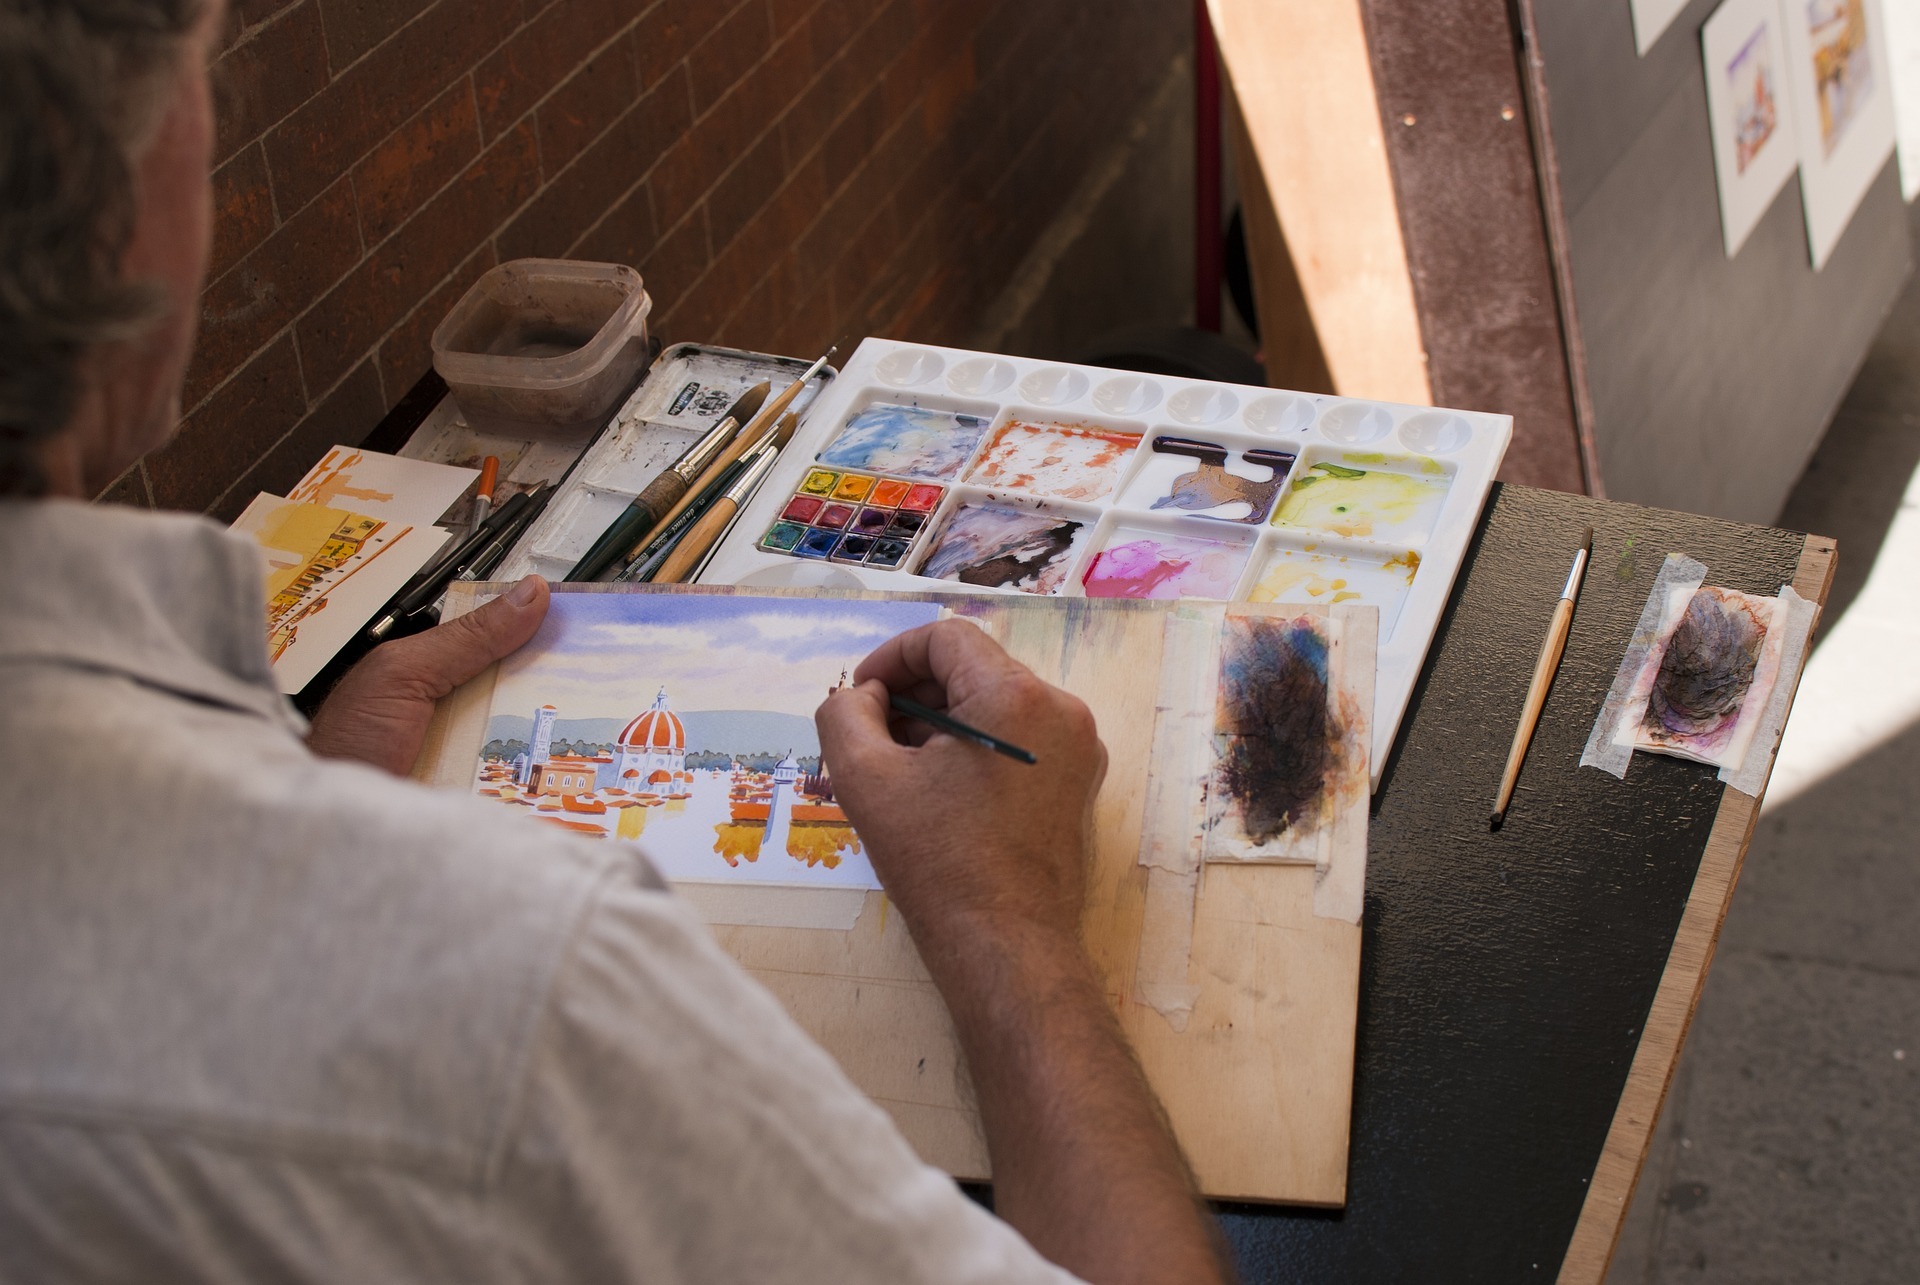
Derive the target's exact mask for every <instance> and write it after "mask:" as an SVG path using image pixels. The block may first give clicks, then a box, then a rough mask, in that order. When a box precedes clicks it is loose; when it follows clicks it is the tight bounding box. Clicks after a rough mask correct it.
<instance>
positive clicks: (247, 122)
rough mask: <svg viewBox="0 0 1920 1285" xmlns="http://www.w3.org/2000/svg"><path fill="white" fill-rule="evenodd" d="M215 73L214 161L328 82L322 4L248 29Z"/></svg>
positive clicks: (306, 4) (308, 2) (306, 3)
mask: <svg viewBox="0 0 1920 1285" xmlns="http://www.w3.org/2000/svg"><path fill="white" fill-rule="evenodd" d="M212 79H213V113H214V132H215V138H216V142H215V146H214V161H215V162H216V163H218V162H220V161H223V160H225V159H226V158H227V157H229V156H231V155H233V154H234V153H235V152H237V151H239V150H240V149H241V148H243V147H245V146H246V145H247V144H248V143H251V142H252V141H253V140H254V139H256V138H258V137H260V135H261V134H262V133H263V132H264V131H266V130H268V129H271V128H272V127H273V126H274V125H275V124H277V123H279V122H280V121H281V120H282V119H284V118H285V117H286V116H287V115H288V114H289V113H291V112H293V111H294V110H295V109H296V108H298V107H299V106H300V104H302V103H304V102H306V101H307V100H308V99H310V98H312V97H313V96H314V95H315V94H317V93H319V92H320V90H321V89H322V88H324V87H325V85H326V83H327V60H326V54H325V50H324V48H323V47H322V38H321V31H320V7H319V6H318V5H317V4H315V3H313V0H303V2H302V3H300V4H298V5H296V6H294V7H293V8H291V9H289V10H287V11H286V12H285V13H283V14H281V15H280V16H278V17H277V18H275V19H274V20H273V21H272V22H270V23H268V24H266V25H264V26H262V27H260V28H259V29H258V30H253V31H249V32H247V33H246V34H245V35H244V36H243V37H242V38H241V39H240V40H239V41H238V42H236V43H235V44H234V46H233V47H232V48H231V49H229V50H228V51H227V52H226V53H224V54H221V55H220V57H219V58H218V59H216V60H215V61H214V64H213V77H212ZM300 204H305V202H304V201H302V202H300Z"/></svg>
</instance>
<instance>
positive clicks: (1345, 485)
mask: <svg viewBox="0 0 1920 1285" xmlns="http://www.w3.org/2000/svg"><path fill="white" fill-rule="evenodd" d="M1449 484H1450V483H1449V480H1448V478H1447V477H1446V476H1445V475H1444V474H1439V475H1434V476H1425V477H1422V476H1416V475H1414V474H1411V473H1393V472H1388V471H1386V470H1383V469H1363V468H1350V467H1348V466H1346V465H1341V464H1331V463H1328V462H1326V461H1324V460H1322V461H1320V462H1319V463H1316V464H1313V465H1310V466H1309V467H1308V468H1307V469H1306V471H1305V473H1304V474H1302V475H1301V476H1298V477H1295V478H1294V480H1293V486H1292V488H1291V489H1290V490H1289V491H1288V492H1287V498H1286V499H1285V500H1282V501H1281V502H1280V509H1279V511H1278V512H1276V513H1275V514H1274V515H1273V525H1275V526H1288V527H1300V528H1302V529H1305V530H1310V531H1325V532H1327V533H1328V534H1329V535H1343V536H1360V537H1369V538H1373V539H1380V540H1405V541H1418V540H1424V539H1425V538H1426V537H1427V536H1428V534H1430V533H1431V532H1432V531H1433V526H1434V523H1435V522H1437V521H1438V520H1439V518H1440V509H1441V507H1442V506H1443V505H1444V504H1445V503H1446V499H1447V489H1448V486H1449Z"/></svg>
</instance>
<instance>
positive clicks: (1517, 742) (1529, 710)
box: [1492, 527, 1593, 830]
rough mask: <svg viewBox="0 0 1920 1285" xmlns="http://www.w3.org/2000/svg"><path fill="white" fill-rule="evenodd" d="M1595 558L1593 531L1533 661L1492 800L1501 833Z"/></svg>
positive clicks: (1589, 531) (1582, 544)
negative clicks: (1524, 699) (1517, 722)
mask: <svg viewBox="0 0 1920 1285" xmlns="http://www.w3.org/2000/svg"><path fill="white" fill-rule="evenodd" d="M1592 556H1593V528H1592V527H1588V528H1587V532H1586V535H1584V536H1583V537H1581V541H1580V551H1579V552H1578V553H1576V554H1574V555H1573V570H1572V571H1569V572H1568V573H1567V586H1566V588H1564V589H1562V590H1561V591H1560V601H1559V602H1557V603H1555V604H1554V606H1553V620H1552V621H1551V622H1550V623H1549V624H1548V625H1547V640H1546V641H1545V642H1543V643H1541V644H1540V659H1539V660H1538V661H1536V662H1534V666H1533V682H1532V683H1531V684H1529V685H1528V687H1527V703H1526V705H1525V706H1524V707H1523V708H1522V709H1521V711H1520V726H1519V727H1516V728H1515V729H1514V731H1513V748H1512V749H1510V750H1508V751H1507V770H1506V772H1505V773H1504V774H1502V775H1501V777H1500V793H1499V794H1498V795H1497V796H1496V797H1495V798H1494V800H1493V823H1492V824H1493V828H1494V829H1496V830H1498V829H1499V828H1500V826H1501V824H1502V823H1503V822H1504V821H1506V819H1507V804H1509V803H1511V802H1512V801H1513V785H1514V782H1515V781H1517V780H1519V779H1520V764H1521V763H1522V762H1524V761H1525V759H1526V757H1527V747H1528V746H1529V745H1531V744H1532V743H1533V729H1534V727H1535V725H1537V724H1538V723H1539V722H1540V707H1541V706H1542V705H1544V704H1546V701H1547V689H1548V688H1549V687H1552V686H1553V676H1554V674H1555V673H1557V672H1559V669H1560V654H1561V653H1562V652H1564V651H1565V650H1566V649H1567V630H1568V629H1570V628H1571V627H1572V625H1573V604H1574V602H1575V600H1577V599H1578V598H1579V597H1580V582H1581V580H1582V579H1584V578H1585V577H1586V574H1587V560H1588V559H1589V558H1590V557H1592Z"/></svg>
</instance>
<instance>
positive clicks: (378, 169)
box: [353, 77, 480, 245]
mask: <svg viewBox="0 0 1920 1285" xmlns="http://www.w3.org/2000/svg"><path fill="white" fill-rule="evenodd" d="M479 154H480V122H479V120H478V118H477V117H476V116H475V114H474V108H473V87H472V86H471V85H470V84H469V83H468V81H467V79H466V78H465V77H461V78H460V79H459V80H457V81H455V82H454V84H453V88H451V89H449V90H447V92H446V93H444V94H442V95H440V97H438V98H436V99H434V101H433V102H431V103H429V104H428V105H427V106H426V107H424V108H422V109H421V111H420V113H419V115H417V116H415V117H414V118H413V119H412V120H410V121H408V122H407V123H406V124H404V125H402V126H401V127H400V128H399V129H396V130H395V131H394V132H393V133H391V134H389V135H387V137H386V138H385V139H384V140H383V141H382V142H381V143H380V145H379V146H378V147H376V148H374V149H373V151H371V152H369V153H368V154H367V157H366V159H365V160H363V161H361V162H360V163H359V164H358V165H356V166H354V167H353V191H354V197H355V199H356V200H357V201H358V202H359V206H360V231H361V235H362V236H364V237H365V238H366V242H367V244H368V245H377V244H379V243H380V242H381V241H384V240H386V239H387V237H389V236H390V235H392V233H393V230H394V229H395V228H397V227H399V226H400V225H401V224H402V223H404V222H406V221H407V219H408V218H410V217H412V215H413V213H414V211H416V210H418V209H419V208H420V205H421V203H422V202H423V201H425V200H426V199H427V198H429V197H431V196H432V195H433V194H434V193H435V192H437V191H439V190H440V189H441V188H442V187H445V186H446V185H447V183H448V182H449V181H451V180H452V178H453V177H454V175H456V174H458V173H460V171H461V170H463V169H465V168H466V167H467V166H468V165H470V164H472V162H473V158H474V157H476V156H478V155H479Z"/></svg>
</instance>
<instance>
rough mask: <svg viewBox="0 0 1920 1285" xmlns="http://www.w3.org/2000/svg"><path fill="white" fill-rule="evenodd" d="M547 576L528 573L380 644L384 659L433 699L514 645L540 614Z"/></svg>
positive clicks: (522, 639)
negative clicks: (461, 611)
mask: <svg viewBox="0 0 1920 1285" xmlns="http://www.w3.org/2000/svg"><path fill="white" fill-rule="evenodd" d="M548 601H549V594H548V590H547V582H546V581H545V580H542V579H541V578H540V577H539V576H528V577H526V578H525V579H524V580H521V581H520V582H519V583H518V584H515V585H514V586H513V587H512V588H511V589H509V590H507V591H506V592H505V593H503V594H501V595H500V596H499V597H497V598H495V599H493V600H492V601H491V602H488V603H485V604H483V605H482V606H480V607H479V608H477V609H475V610H473V611H470V612H468V613H467V614H466V615H464V616H461V617H460V618H459V619H458V620H450V621H448V622H447V623H446V624H444V625H435V626H434V627H433V628H432V629H429V630H427V631H426V632H424V633H419V634H415V635H414V636H413V637H411V638H401V639H398V640H396V641H394V642H390V643H388V644H386V646H385V647H383V648H382V649H381V650H383V651H386V652H388V654H389V660H388V663H389V664H390V665H393V666H394V667H395V668H396V669H400V670H402V671H403V672H405V673H406V674H407V675H408V676H409V677H412V678H415V679H417V680H419V681H420V682H421V683H422V684H423V685H424V686H425V687H426V688H427V689H428V690H429V692H430V694H431V695H432V696H433V697H434V699H436V700H437V699H439V698H440V697H442V696H445V695H446V694H447V693H448V692H450V691H452V690H453V689H454V688H456V687H458V686H459V685H460V684H462V683H464V682H466V681H467V680H468V679H469V678H472V677H473V676H474V675H475V674H478V673H479V672H480V671H481V670H483V669H485V668H486V667H487V666H488V665H491V664H493V663H494V662H495V661H497V660H500V659H503V658H504V657H507V656H510V655H512V654H513V653H514V652H515V651H518V650H519V649H520V647H521V645H522V644H523V643H525V642H526V641H527V639H529V638H531V637H533V635H534V631H535V630H537V629H539V628H540V622H541V621H542V620H544V619H546V616H547V603H548Z"/></svg>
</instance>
